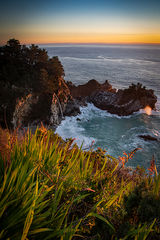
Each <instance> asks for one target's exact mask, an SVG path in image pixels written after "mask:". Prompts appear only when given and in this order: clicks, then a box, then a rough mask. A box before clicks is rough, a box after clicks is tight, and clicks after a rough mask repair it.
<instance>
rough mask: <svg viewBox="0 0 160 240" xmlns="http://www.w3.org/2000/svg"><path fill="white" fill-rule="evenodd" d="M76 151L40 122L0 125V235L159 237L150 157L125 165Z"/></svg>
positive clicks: (158, 200)
mask: <svg viewBox="0 0 160 240" xmlns="http://www.w3.org/2000/svg"><path fill="white" fill-rule="evenodd" d="M137 150H138V149H135V150H134V151H133V152H131V153H124V155H123V156H121V157H120V158H119V159H114V158H113V157H111V156H109V155H107V153H106V151H104V150H102V149H100V148H99V149H97V150H96V151H93V149H92V147H91V149H90V150H89V151H83V150H82V149H81V148H78V147H77V145H76V144H74V139H68V140H67V141H63V140H62V139H61V138H60V137H59V136H58V135H55V134H54V133H53V132H52V131H47V130H46V129H45V128H44V127H43V126H42V127H41V128H40V129H37V130H36V132H35V134H31V132H29V130H28V131H27V132H24V133H22V132H21V133H18V132H16V131H15V132H14V133H9V132H8V131H7V130H2V129H1V130H0V222H1V225H0V239H16V240H17V239H66V240H67V239H129V240H130V239H131V240H132V239H154V240H155V239H159V237H160V225H159V224H160V175H159V174H158V173H157V171H156V166H155V164H154V159H153V160H152V162H151V166H150V168H149V172H150V174H149V175H147V174H146V173H145V171H144V169H141V168H139V167H137V169H135V170H133V169H128V168H126V167H125V166H124V165H125V163H126V162H127V161H128V160H131V158H132V157H133V155H134V153H135V152H136V151H137Z"/></svg>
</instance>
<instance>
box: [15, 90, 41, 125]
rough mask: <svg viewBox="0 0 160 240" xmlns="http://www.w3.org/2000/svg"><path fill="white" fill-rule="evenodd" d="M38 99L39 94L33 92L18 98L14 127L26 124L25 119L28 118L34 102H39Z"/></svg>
mask: <svg viewBox="0 0 160 240" xmlns="http://www.w3.org/2000/svg"><path fill="white" fill-rule="evenodd" d="M38 100H39V98H38V96H35V95H33V94H28V95H27V96H26V97H22V98H21V99H17V103H16V106H15V111H14V113H13V120H12V123H13V126H14V128H16V127H19V126H22V125H24V124H25V120H26V118H28V115H29V113H30V111H31V108H32V106H33V104H37V102H38Z"/></svg>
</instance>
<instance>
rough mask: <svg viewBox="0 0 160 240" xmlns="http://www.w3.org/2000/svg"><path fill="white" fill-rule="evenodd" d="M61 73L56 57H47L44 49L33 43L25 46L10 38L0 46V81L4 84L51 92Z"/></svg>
mask: <svg viewBox="0 0 160 240" xmlns="http://www.w3.org/2000/svg"><path fill="white" fill-rule="evenodd" d="M63 75H64V70H63V67H62V65H61V63H60V61H59V60H58V57H53V58H51V59H49V57H48V55H47V52H46V50H45V49H40V48H39V47H38V46H36V45H34V44H32V45H31V46H30V47H27V46H25V45H20V43H19V41H18V40H15V39H10V40H9V41H8V42H7V45H5V46H3V47H0V82H3V84H4V85H5V86H12V85H14V86H17V87H23V88H32V90H33V91H38V92H39V91H49V92H53V88H54V83H55V82H56V80H57V79H58V78H59V77H61V76H63Z"/></svg>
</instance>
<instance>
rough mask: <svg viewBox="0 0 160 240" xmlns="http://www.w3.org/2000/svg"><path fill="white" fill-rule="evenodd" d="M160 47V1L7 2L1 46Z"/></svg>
mask: <svg viewBox="0 0 160 240" xmlns="http://www.w3.org/2000/svg"><path fill="white" fill-rule="evenodd" d="M10 38H16V39H19V40H20V42H21V43H37V44H38V43H160V0H32V1H29V0H28V1H27V0H22V1H20V0H14V1H11V0H5V1H3V2H1V6H0V44H4V43H6V41H7V40H8V39H10Z"/></svg>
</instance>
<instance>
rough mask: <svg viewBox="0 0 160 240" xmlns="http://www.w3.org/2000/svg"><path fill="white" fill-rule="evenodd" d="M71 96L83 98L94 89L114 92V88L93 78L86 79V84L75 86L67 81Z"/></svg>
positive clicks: (106, 82)
mask: <svg viewBox="0 0 160 240" xmlns="http://www.w3.org/2000/svg"><path fill="white" fill-rule="evenodd" d="M67 85H68V87H69V89H70V92H71V95H72V97H73V98H84V97H89V96H91V95H92V94H93V93H94V92H95V91H96V92H97V91H98V92H99V91H101V90H102V91H109V92H116V89H113V88H112V85H111V84H110V83H109V82H108V80H106V81H105V83H103V84H100V83H99V82H97V81H96V80H95V79H92V80H90V81H88V82H87V83H86V84H83V85H78V86H75V85H74V84H72V82H67Z"/></svg>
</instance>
